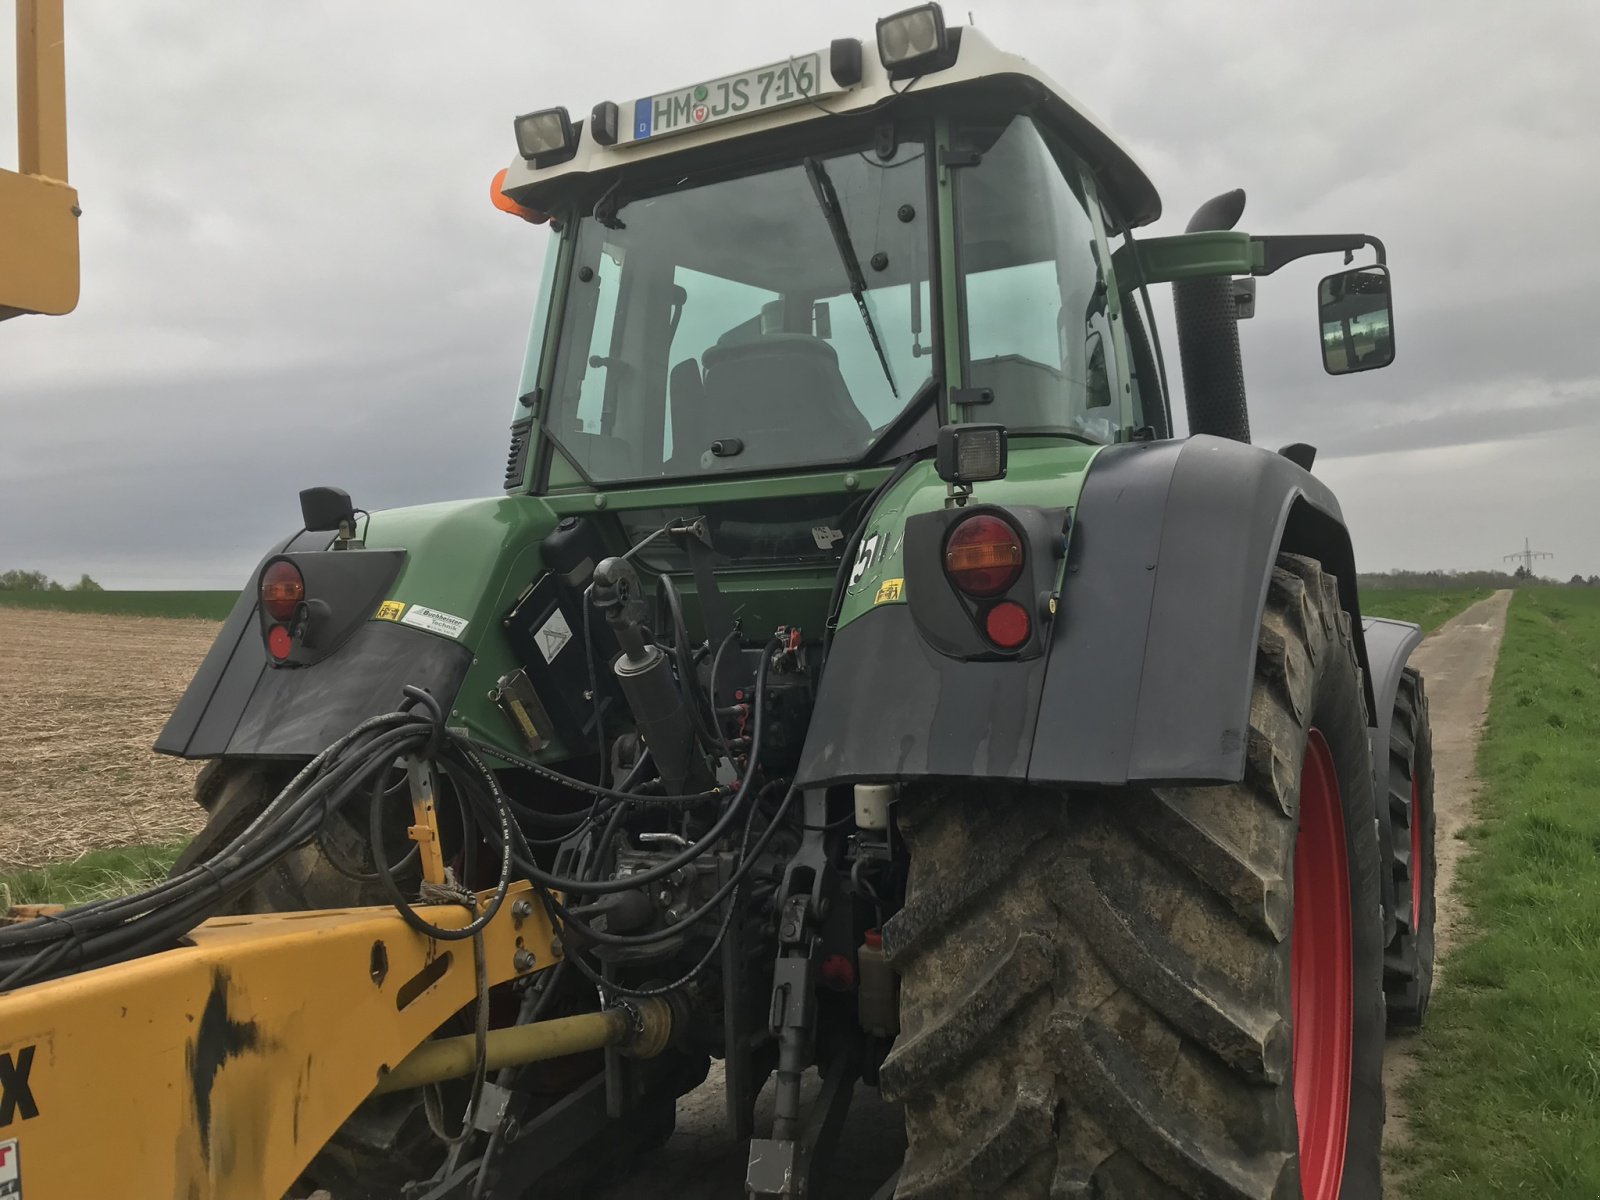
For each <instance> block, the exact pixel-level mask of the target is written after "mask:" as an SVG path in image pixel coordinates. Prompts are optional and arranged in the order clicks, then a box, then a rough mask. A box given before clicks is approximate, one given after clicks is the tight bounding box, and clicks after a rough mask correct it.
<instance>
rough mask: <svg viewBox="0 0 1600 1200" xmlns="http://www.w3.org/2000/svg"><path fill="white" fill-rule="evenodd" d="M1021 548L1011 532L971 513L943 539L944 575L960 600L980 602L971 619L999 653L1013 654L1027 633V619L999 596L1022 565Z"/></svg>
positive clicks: (990, 517)
mask: <svg viewBox="0 0 1600 1200" xmlns="http://www.w3.org/2000/svg"><path fill="white" fill-rule="evenodd" d="M1023 546H1024V544H1023V539H1022V535H1021V534H1020V533H1019V532H1018V531H1017V529H1016V527H1015V526H1013V525H1012V524H1011V522H1010V521H1007V520H1006V519H1005V518H1004V517H1000V516H996V515H994V514H992V513H973V514H972V515H971V516H969V517H966V518H965V519H963V520H961V521H959V522H957V523H956V524H955V525H954V526H953V527H952V528H951V530H950V533H949V536H948V537H946V539H945V544H944V571H945V576H946V577H947V578H948V579H949V580H950V582H951V584H953V585H954V586H955V588H956V590H957V591H958V592H960V593H961V594H962V595H964V596H967V597H969V598H971V599H973V600H977V601H980V602H981V603H980V605H979V609H978V612H977V614H976V615H977V617H978V621H979V624H980V626H981V627H982V629H983V635H984V636H985V637H986V638H988V639H989V641H990V642H991V643H992V644H993V645H994V646H995V648H996V649H999V650H1006V651H1011V650H1017V649H1019V648H1020V647H1022V646H1024V645H1026V644H1027V641H1028V638H1029V637H1030V636H1031V635H1032V633H1033V616H1032V614H1031V613H1029V611H1028V609H1027V608H1026V607H1025V606H1024V605H1022V604H1019V603H1018V602H1017V601H1016V600H1013V599H1010V598H1008V597H1006V595H1005V594H1006V593H1007V592H1008V591H1009V590H1010V589H1011V588H1012V587H1013V586H1014V585H1015V584H1016V582H1017V580H1018V579H1020V578H1021V577H1022V571H1023V568H1024V567H1025V566H1026V565H1027V552H1026V551H1025V549H1024V548H1023ZM996 597H999V598H998V599H996Z"/></svg>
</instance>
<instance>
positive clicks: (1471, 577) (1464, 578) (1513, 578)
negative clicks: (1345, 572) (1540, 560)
mask: <svg viewBox="0 0 1600 1200" xmlns="http://www.w3.org/2000/svg"><path fill="white" fill-rule="evenodd" d="M1356 583H1357V586H1358V587H1363V588H1379V589H1388V590H1394V591H1401V590H1417V591H1423V590H1426V591H1441V590H1456V591H1460V590H1465V589H1467V588H1514V587H1521V586H1523V585H1543V586H1545V587H1551V586H1559V587H1600V575H1590V576H1589V577H1587V578H1585V577H1584V576H1582V575H1574V576H1573V577H1572V578H1571V579H1569V580H1567V581H1566V583H1564V584H1563V583H1562V582H1561V580H1559V579H1549V578H1547V577H1545V576H1543V575H1538V574H1534V573H1533V572H1530V571H1529V570H1528V569H1527V568H1526V567H1518V568H1517V569H1516V570H1515V571H1510V572H1507V571H1385V572H1384V573H1383V574H1381V575H1372V574H1363V575H1357V576H1356Z"/></svg>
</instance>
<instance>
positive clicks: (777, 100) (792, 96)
mask: <svg viewBox="0 0 1600 1200" xmlns="http://www.w3.org/2000/svg"><path fill="white" fill-rule="evenodd" d="M842 91H844V89H843V88H841V87H839V86H838V85H837V84H836V83H834V81H833V75H832V73H831V72H828V71H827V70H826V69H825V68H824V67H823V65H822V55H821V54H820V53H814V54H797V55H795V56H794V57H793V58H786V59H784V60H783V61H782V62H778V63H773V64H772V65H771V66H770V67H757V68H756V69H755V70H753V71H743V72H741V73H740V74H738V75H724V76H723V77H722V78H721V79H713V80H710V81H709V82H707V83H697V84H695V85H694V86H692V87H686V88H679V89H678V90H677V91H672V92H657V93H656V94H655V95H654V96H641V97H639V99H637V100H635V101H633V102H632V103H631V104H625V105H622V106H621V108H622V117H623V119H624V120H628V121H630V122H631V123H630V124H629V125H628V126H627V127H626V128H625V129H619V130H618V131H617V133H618V135H619V136H618V138H617V141H618V142H619V143H628V142H644V141H649V140H650V139H652V138H658V137H665V136H666V135H668V134H673V133H687V132H688V131H689V130H691V129H700V128H702V127H704V126H706V125H715V124H717V123H718V122H719V121H732V120H734V119H735V118H738V117H748V116H751V115H753V114H755V113H759V112H770V111H771V110H772V109H775V108H787V107H788V106H789V105H791V104H804V103H805V102H806V101H807V100H813V99H816V98H817V97H819V96H831V95H835V94H837V93H839V92H842Z"/></svg>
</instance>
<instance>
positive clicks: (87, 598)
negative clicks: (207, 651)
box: [0, 591, 239, 621]
mask: <svg viewBox="0 0 1600 1200" xmlns="http://www.w3.org/2000/svg"><path fill="white" fill-rule="evenodd" d="M238 596H239V593H238V592H7V591H0V606H5V607H10V608H33V609H49V610H53V611H58V612H75V613H105V614H109V615H112V616H120V617H201V618H204V619H206V620H211V621H220V620H222V619H223V618H224V617H226V616H227V615H228V612H229V610H230V609H232V608H233V602H234V601H235V600H236V599H238Z"/></svg>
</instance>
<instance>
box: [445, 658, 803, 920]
mask: <svg viewBox="0 0 1600 1200" xmlns="http://www.w3.org/2000/svg"><path fill="white" fill-rule="evenodd" d="M778 649H779V643H778V640H777V639H776V638H773V639H772V640H771V641H769V642H768V643H767V646H766V649H765V650H764V651H763V652H762V656H761V663H760V665H759V666H758V668H757V670H756V697H755V712H754V722H755V735H754V737H753V739H752V741H751V746H750V763H751V769H749V770H747V771H746V772H745V775H744V778H743V780H741V781H740V783H739V788H738V790H737V791H736V792H735V793H734V796H733V799H732V800H730V801H729V802H728V804H727V806H726V807H725V808H724V809H723V811H722V814H721V815H720V816H719V817H718V818H717V819H716V821H715V822H714V823H713V824H712V826H711V828H710V829H709V830H707V831H706V832H705V834H703V835H702V836H701V838H700V840H699V841H697V842H695V843H694V844H693V845H691V846H686V847H685V848H684V849H683V850H682V851H680V852H679V853H677V854H675V855H673V856H672V857H671V858H669V859H668V860H667V861H665V862H663V863H660V864H658V865H657V866H654V867H651V868H650V869H649V870H645V871H641V872H639V873H638V874H637V875H630V876H628V878H626V879H603V880H586V879H562V878H561V877H560V876H557V875H552V874H550V873H549V872H548V871H545V870H543V869H541V868H540V867H539V865H538V864H537V863H534V862H532V861H530V860H527V859H524V858H522V857H521V856H520V855H519V856H517V859H516V865H517V866H518V867H519V868H520V869H521V870H522V871H524V872H525V873H526V874H527V876H528V878H529V879H531V880H532V881H533V882H535V883H537V884H540V885H542V886H543V887H547V888H554V889H556V890H557V891H563V892H577V893H581V894H585V895H606V894H609V893H613V892H627V891H632V890H634V889H635V888H637V887H639V886H640V885H642V884H646V883H654V882H655V881H656V880H658V879H665V878H666V877H667V876H668V875H671V874H672V873H673V872H674V871H676V870H678V869H679V868H680V867H683V866H686V865H688V864H689V863H691V862H693V861H694V860H695V859H697V858H699V857H700V856H701V855H702V854H704V853H705V852H706V851H707V850H708V849H710V847H712V846H713V845H715V844H716V843H717V841H718V840H719V839H720V838H721V837H722V835H723V834H725V833H726V832H727V831H728V828H729V827H730V826H731V825H732V824H733V822H734V821H735V820H736V819H737V818H738V815H739V812H740V810H741V809H742V808H743V807H744V803H745V801H746V800H747V799H748V798H749V796H750V788H751V784H752V782H753V780H754V777H755V770H754V764H755V763H756V762H757V761H758V760H759V758H760V751H761V727H762V716H763V714H764V713H765V711H766V695H767V668H768V666H769V664H770V663H771V660H772V657H773V655H774V654H775V653H777V651H778ZM473 761H474V763H475V764H476V765H475V766H474V770H475V772H476V773H477V774H478V779H479V782H481V783H482V785H483V790H484V791H486V792H488V793H489V794H490V795H493V794H494V793H496V792H498V791H499V790H500V784H499V781H498V780H496V779H495V777H494V773H493V772H492V771H490V770H489V769H488V768H487V767H486V766H484V765H483V763H482V760H481V759H477V757H476V756H473Z"/></svg>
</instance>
